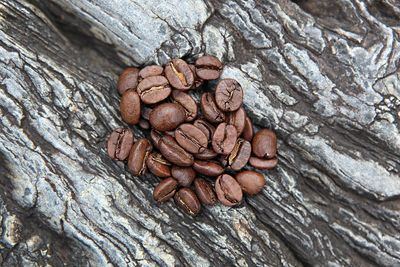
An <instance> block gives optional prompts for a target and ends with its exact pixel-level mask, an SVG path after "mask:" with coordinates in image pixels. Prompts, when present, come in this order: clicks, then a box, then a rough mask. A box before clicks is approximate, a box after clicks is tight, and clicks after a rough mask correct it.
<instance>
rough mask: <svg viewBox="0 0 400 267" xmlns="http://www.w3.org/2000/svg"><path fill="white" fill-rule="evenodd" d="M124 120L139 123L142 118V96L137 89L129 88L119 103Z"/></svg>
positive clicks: (129, 122)
mask: <svg viewBox="0 0 400 267" xmlns="http://www.w3.org/2000/svg"><path fill="white" fill-rule="evenodd" d="M119 109H120V111H121V117H122V120H123V121H124V122H126V123H128V124H137V123H138V122H139V120H140V98H139V95H138V94H137V93H136V91H135V90H133V89H129V90H127V91H125V93H124V94H123V95H122V97H121V102H120V104H119Z"/></svg>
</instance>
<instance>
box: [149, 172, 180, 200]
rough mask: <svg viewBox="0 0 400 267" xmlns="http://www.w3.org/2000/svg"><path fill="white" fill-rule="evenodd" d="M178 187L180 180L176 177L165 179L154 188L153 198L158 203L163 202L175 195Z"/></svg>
mask: <svg viewBox="0 0 400 267" xmlns="http://www.w3.org/2000/svg"><path fill="white" fill-rule="evenodd" d="M177 188H178V182H177V181H176V180H175V179H174V178H172V177H169V178H167V179H164V180H162V181H161V182H160V183H159V184H158V185H157V186H156V187H155V188H154V191H153V198H154V200H155V201H157V202H158V203H163V202H165V201H167V200H169V199H170V198H171V197H173V196H174V195H175V193H176V189H177Z"/></svg>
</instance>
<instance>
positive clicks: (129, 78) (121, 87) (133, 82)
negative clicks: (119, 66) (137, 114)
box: [117, 67, 139, 95]
mask: <svg viewBox="0 0 400 267" xmlns="http://www.w3.org/2000/svg"><path fill="white" fill-rule="evenodd" d="M138 75H139V69H138V68H133V67H130V68H126V69H124V71H123V72H122V73H121V75H120V76H119V78H118V83H117V89H118V93H119V94H120V95H122V94H123V93H125V91H127V90H128V89H136V87H137V85H138Z"/></svg>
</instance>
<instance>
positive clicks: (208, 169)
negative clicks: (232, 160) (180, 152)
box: [192, 160, 224, 177]
mask: <svg viewBox="0 0 400 267" xmlns="http://www.w3.org/2000/svg"><path fill="white" fill-rule="evenodd" d="M192 167H193V169H194V170H195V171H196V172H198V173H201V174H204V175H206V176H212V177H215V176H218V175H220V174H222V173H223V172H224V168H223V167H222V166H221V165H219V164H218V163H217V162H215V161H202V160H195V161H194V163H193V166H192Z"/></svg>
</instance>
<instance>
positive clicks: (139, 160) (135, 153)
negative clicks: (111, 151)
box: [128, 138, 152, 176]
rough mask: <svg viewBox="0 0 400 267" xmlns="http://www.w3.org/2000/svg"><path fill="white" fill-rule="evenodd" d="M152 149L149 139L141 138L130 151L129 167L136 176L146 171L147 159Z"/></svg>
mask: <svg viewBox="0 0 400 267" xmlns="http://www.w3.org/2000/svg"><path fill="white" fill-rule="evenodd" d="M151 150H152V146H151V144H150V142H149V140H147V139H145V138H142V139H139V140H138V141H137V142H136V143H135V144H134V145H133V146H132V149H131V151H130V152H129V158H128V169H129V170H130V171H131V173H132V174H133V175H135V176H137V175H142V174H143V173H145V171H146V159H147V157H148V156H149V154H150V152H151Z"/></svg>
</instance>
